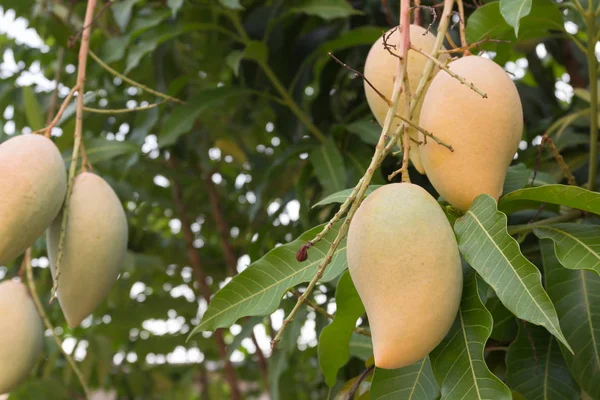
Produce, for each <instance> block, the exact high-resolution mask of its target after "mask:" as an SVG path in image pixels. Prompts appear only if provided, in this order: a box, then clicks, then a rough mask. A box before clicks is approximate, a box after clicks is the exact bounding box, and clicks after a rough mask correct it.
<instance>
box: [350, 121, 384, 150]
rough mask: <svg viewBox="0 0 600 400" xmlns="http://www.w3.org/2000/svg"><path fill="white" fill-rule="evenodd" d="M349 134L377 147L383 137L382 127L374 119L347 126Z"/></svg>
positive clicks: (355, 122)
mask: <svg viewBox="0 0 600 400" xmlns="http://www.w3.org/2000/svg"><path fill="white" fill-rule="evenodd" d="M346 129H348V132H350V133H353V134H355V135H356V136H358V137H359V138H361V139H362V141H363V142H365V143H366V144H371V145H373V146H375V145H376V144H377V142H378V141H379V136H381V127H380V126H379V124H378V123H377V122H375V121H373V120H372V119H361V120H358V121H354V122H353V123H351V124H348V125H346Z"/></svg>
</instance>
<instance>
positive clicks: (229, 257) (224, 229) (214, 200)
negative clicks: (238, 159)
mask: <svg viewBox="0 0 600 400" xmlns="http://www.w3.org/2000/svg"><path fill="white" fill-rule="evenodd" d="M199 169H200V176H201V178H202V180H203V181H204V183H205V185H206V189H207V191H208V199H209V202H210V207H211V211H212V212H211V215H212V218H213V220H214V221H215V224H216V225H217V231H218V232H219V238H220V242H221V248H222V249H223V255H224V257H225V264H226V265H227V270H228V271H229V275H230V276H235V275H236V274H237V261H236V256H235V251H234V249H233V245H232V244H231V240H229V235H230V230H229V225H228V224H227V221H226V220H225V218H224V217H223V211H222V210H221V205H220V204H221V199H220V196H219V192H218V190H217V188H216V186H215V184H214V182H213V181H212V179H211V177H210V174H207V173H205V171H203V169H202V166H199ZM250 337H251V339H252V341H253V342H254V345H255V347H256V355H257V357H258V365H259V367H260V373H261V376H262V379H263V381H264V384H265V389H266V390H268V388H269V369H268V364H267V361H266V358H265V355H264V353H263V352H262V349H261V348H260V346H259V345H258V341H257V340H256V335H255V334H254V332H252V333H251V334H250Z"/></svg>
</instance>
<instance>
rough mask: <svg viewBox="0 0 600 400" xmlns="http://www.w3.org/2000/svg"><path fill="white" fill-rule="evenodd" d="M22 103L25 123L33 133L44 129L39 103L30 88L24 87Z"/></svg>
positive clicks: (42, 114) (42, 113)
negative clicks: (25, 117)
mask: <svg viewBox="0 0 600 400" xmlns="http://www.w3.org/2000/svg"><path fill="white" fill-rule="evenodd" d="M23 102H24V103H25V115H26V116H27V123H28V124H29V127H30V128H31V130H33V131H37V130H38V129H42V128H43V127H44V112H43V111H42V107H40V103H38V101H37V99H36V98H35V93H34V92H33V89H32V88H31V86H25V87H24V88H23Z"/></svg>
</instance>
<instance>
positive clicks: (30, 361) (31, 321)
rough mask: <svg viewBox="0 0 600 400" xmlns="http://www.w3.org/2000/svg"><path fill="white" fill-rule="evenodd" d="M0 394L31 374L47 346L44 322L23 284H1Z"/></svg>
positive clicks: (11, 388) (8, 282)
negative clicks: (45, 345) (45, 343)
mask: <svg viewBox="0 0 600 400" xmlns="http://www.w3.org/2000/svg"><path fill="white" fill-rule="evenodd" d="M0 327H2V329H1V330H0V394H2V393H8V392H10V391H11V390H13V389H15V388H16V387H17V386H18V385H19V384H20V383H21V382H23V381H24V380H25V379H26V378H27V376H29V374H30V373H31V370H32V369H33V367H35V364H36V363H37V361H38V360H39V358H40V356H41V354H42V350H43V347H44V334H43V332H44V330H43V326H42V321H41V319H40V317H39V314H38V312H37V309H36V308H35V305H34V303H33V300H32V299H31V297H29V292H28V291H27V289H26V288H25V286H24V285H23V284H22V283H21V282H16V281H4V282H1V283H0Z"/></svg>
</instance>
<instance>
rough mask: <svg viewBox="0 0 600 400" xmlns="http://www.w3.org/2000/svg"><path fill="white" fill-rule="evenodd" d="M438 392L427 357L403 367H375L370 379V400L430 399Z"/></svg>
mask: <svg viewBox="0 0 600 400" xmlns="http://www.w3.org/2000/svg"><path fill="white" fill-rule="evenodd" d="M439 394H440V387H439V385H438V384H437V382H436V381H435V377H434V375H433V370H432V369H431V361H429V357H425V358H424V359H422V360H421V361H419V362H417V363H415V364H413V365H409V366H408V367H404V368H398V369H381V368H376V369H375V375H374V376H373V380H372V381H371V399H372V400H384V399H385V400H431V399H435V398H436V397H437V396H438V395H439Z"/></svg>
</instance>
